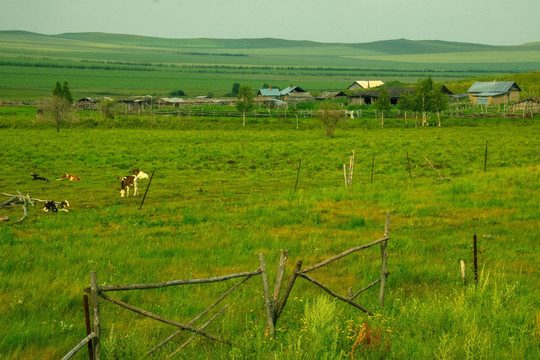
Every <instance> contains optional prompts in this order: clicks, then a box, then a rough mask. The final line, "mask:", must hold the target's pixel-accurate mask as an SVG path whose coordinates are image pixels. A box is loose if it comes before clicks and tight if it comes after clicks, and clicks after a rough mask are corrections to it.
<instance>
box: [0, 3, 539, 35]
mask: <svg viewBox="0 0 540 360" xmlns="http://www.w3.org/2000/svg"><path fill="white" fill-rule="evenodd" d="M538 14H540V0H264V1H263V0H189V1H185V0H85V1H81V0H0V30H26V31H32V32H37V33H41V34H47V35H54V34H61V33H66V32H106V33H115V34H132V35H143V36H153V37H164V38H177V39H179V38H219V39H243V38H266V37H270V38H279V39H288V40H311V41H317V42H338V43H365V42H372V41H379V40H393V39H402V38H404V39H409V40H445V41H457V42H467V43H478V44H488V45H521V44H524V43H529V42H540V24H539V22H538Z"/></svg>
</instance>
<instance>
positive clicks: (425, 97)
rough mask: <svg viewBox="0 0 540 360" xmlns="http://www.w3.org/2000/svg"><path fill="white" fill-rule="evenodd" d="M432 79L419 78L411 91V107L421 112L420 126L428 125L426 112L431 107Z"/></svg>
mask: <svg viewBox="0 0 540 360" xmlns="http://www.w3.org/2000/svg"><path fill="white" fill-rule="evenodd" d="M432 95H433V79H431V76H429V77H428V78H427V79H419V80H418V82H417V83H416V86H415V87H414V91H413V95H412V97H413V109H414V111H417V112H421V113H422V126H424V125H429V124H428V121H427V114H428V113H429V112H430V111H431V110H432V109H433V103H432V100H433V99H432Z"/></svg>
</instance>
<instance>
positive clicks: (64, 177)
mask: <svg viewBox="0 0 540 360" xmlns="http://www.w3.org/2000/svg"><path fill="white" fill-rule="evenodd" d="M63 179H68V180H69V181H79V180H82V179H81V178H80V177H78V176H77V175H75V174H73V175H70V174H63V175H62V176H60V179H58V180H63Z"/></svg>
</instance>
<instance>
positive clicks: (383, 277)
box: [379, 212, 390, 308]
mask: <svg viewBox="0 0 540 360" xmlns="http://www.w3.org/2000/svg"><path fill="white" fill-rule="evenodd" d="M389 227H390V212H387V213H386V222H385V224H384V237H385V238H387V239H386V240H384V241H383V242H381V257H382V266H381V289H380V292H379V304H380V305H381V308H383V307H384V286H385V285H386V276H387V273H386V263H387V260H388V252H387V250H386V248H387V245H388V231H389Z"/></svg>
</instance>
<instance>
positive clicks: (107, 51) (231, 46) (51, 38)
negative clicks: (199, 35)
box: [0, 31, 540, 100]
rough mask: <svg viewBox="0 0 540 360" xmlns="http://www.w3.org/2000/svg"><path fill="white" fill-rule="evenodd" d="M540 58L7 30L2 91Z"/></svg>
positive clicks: (189, 83) (343, 84)
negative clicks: (61, 84)
mask: <svg viewBox="0 0 540 360" xmlns="http://www.w3.org/2000/svg"><path fill="white" fill-rule="evenodd" d="M539 68H540V43H531V44H524V45H520V46H488V45H481V44H467V43H453V42H443V41H427V40H426V41H411V40H405V39H400V40H390V41H379V42H373V43H364V44H344V43H317V42H310V41H289V40H281V39H237V40H230V39H229V40H227V39H163V38H150V37H142V36H133V35H118V34H104V33H77V34H60V35H41V34H36V33H29V32H21V31H1V32H0V78H1V79H2V80H1V81H0V99H2V100H28V99H33V100H35V99H41V98H44V97H47V96H50V92H51V88H52V87H54V84H55V83H56V81H61V82H63V81H68V82H69V84H70V88H71V91H72V92H73V94H74V96H75V97H85V96H115V97H125V96H133V95H155V96H166V95H167V94H169V93H170V92H172V91H176V90H179V89H181V90H183V91H184V92H185V93H186V95H187V96H188V97H195V96H199V95H212V96H216V97H220V96H224V95H226V94H228V93H230V92H231V89H232V86H233V84H234V83H241V84H247V85H250V86H251V87H252V88H253V89H259V88H262V87H263V85H264V84H268V85H270V86H274V87H279V88H284V87H287V86H289V85H290V84H294V85H298V86H301V87H302V88H304V89H306V90H308V91H310V92H312V93H314V94H316V93H318V92H321V91H325V90H345V89H346V88H347V87H348V86H349V85H350V84H352V83H353V82H354V81H356V80H360V79H380V80H383V81H385V82H387V83H388V82H401V83H415V82H416V81H417V80H418V79H419V78H422V77H427V76H428V75H431V76H432V77H433V78H434V79H435V80H436V81H440V82H453V81H457V80H461V79H464V78H474V77H478V76H487V77H488V78H489V79H491V80H492V79H494V78H495V79H498V80H506V79H510V80H513V78H514V75H515V74H519V73H527V72H532V71H538V69H539ZM520 85H521V84H520ZM525 91H527V90H525Z"/></svg>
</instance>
